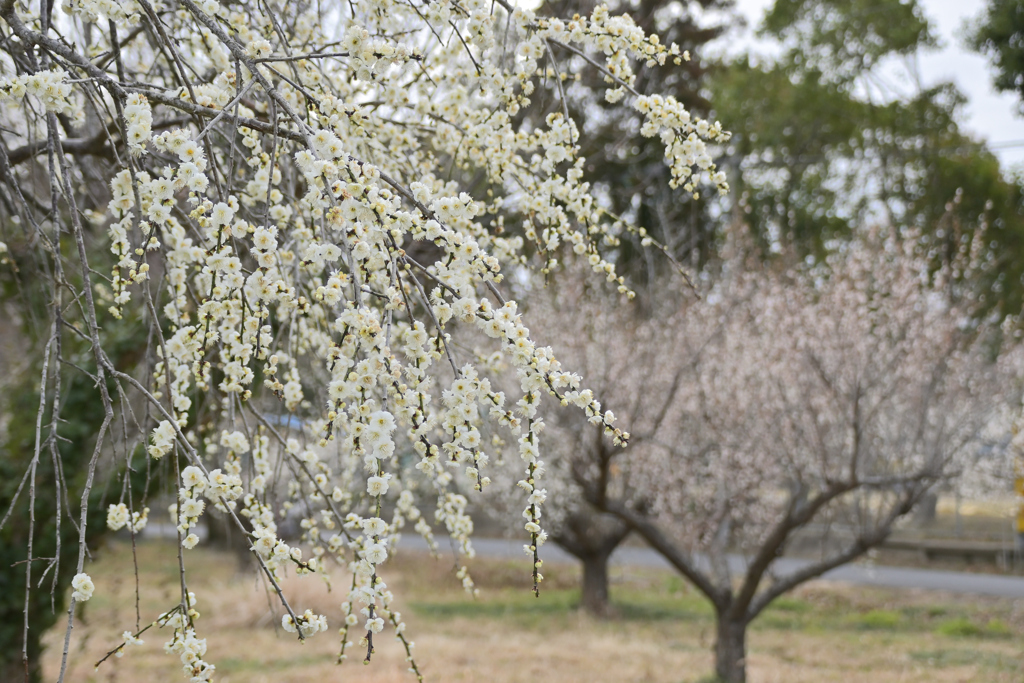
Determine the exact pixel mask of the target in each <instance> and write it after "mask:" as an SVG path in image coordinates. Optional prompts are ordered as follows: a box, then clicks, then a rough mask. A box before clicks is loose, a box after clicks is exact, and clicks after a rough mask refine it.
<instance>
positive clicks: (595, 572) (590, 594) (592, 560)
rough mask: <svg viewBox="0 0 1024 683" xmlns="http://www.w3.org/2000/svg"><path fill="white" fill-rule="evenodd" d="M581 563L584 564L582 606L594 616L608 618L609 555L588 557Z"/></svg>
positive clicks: (582, 559)
mask: <svg viewBox="0 0 1024 683" xmlns="http://www.w3.org/2000/svg"><path fill="white" fill-rule="evenodd" d="M580 561H581V562H582V563H583V585H582V586H581V589H580V591H581V592H580V604H581V606H582V607H583V609H585V610H586V611H587V612H589V613H590V614H593V615H594V616H597V617H604V616H608V614H609V611H610V608H609V605H608V553H594V554H592V555H586V556H583V557H581V558H580Z"/></svg>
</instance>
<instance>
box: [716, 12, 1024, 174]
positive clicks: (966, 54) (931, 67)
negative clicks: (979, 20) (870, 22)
mask: <svg viewBox="0 0 1024 683" xmlns="http://www.w3.org/2000/svg"><path fill="white" fill-rule="evenodd" d="M771 2H772V0H736V5H737V7H738V9H739V10H740V12H741V13H743V14H744V15H745V16H746V17H747V19H748V21H749V23H750V25H751V27H754V26H756V25H757V23H758V22H759V21H760V18H761V17H762V16H763V14H764V11H765V9H766V8H767V7H768V6H769V5H771ZM920 2H921V5H922V6H923V7H924V9H925V12H926V13H927V15H928V19H929V20H930V21H931V22H932V25H933V27H934V32H935V35H936V36H937V37H938V38H939V40H940V47H939V49H937V50H933V51H929V52H926V53H923V54H922V55H921V57H920V61H919V64H918V68H919V70H920V74H921V77H922V80H923V82H924V84H925V85H931V84H934V83H938V82H940V81H953V82H954V83H955V84H956V85H957V87H958V88H959V89H960V91H961V92H962V93H963V94H964V95H966V96H967V99H968V104H967V106H966V110H965V114H966V116H965V119H964V120H963V121H961V122H960V124H961V125H962V126H963V128H964V130H966V131H968V132H970V133H971V134H973V135H975V136H978V137H980V138H983V139H985V140H987V141H988V143H989V145H990V146H992V148H993V151H994V152H995V153H996V154H997V155H998V156H999V158H1000V159H1001V160H1002V162H1003V165H1004V166H1014V167H1022V168H1024V118H1022V117H1021V116H1020V115H1019V114H1018V113H1017V109H1016V107H1017V98H1016V97H1014V96H1013V95H1010V94H999V93H997V92H996V91H995V90H994V89H993V87H992V76H993V72H992V70H991V68H990V67H989V65H988V63H987V61H986V60H985V58H984V57H982V56H980V55H977V54H975V53H973V52H971V51H969V50H967V49H965V48H964V47H963V38H962V33H963V26H964V22H965V20H967V19H973V18H974V17H976V16H978V15H979V14H980V13H981V11H982V10H983V9H984V6H985V2H984V0H920ZM750 34H751V31H750V30H748V31H747V32H746V33H745V35H743V36H738V35H732V36H729V37H727V38H725V40H726V41H727V42H729V43H730V45H729V46H728V47H727V48H726V49H727V50H728V51H730V52H732V51H733V50H734V49H736V48H737V47H739V46H740V45H743V44H747V45H749V44H750V43H751V42H753V39H752V37H751V35H750ZM1007 143H1010V144H1007ZM1013 143H1016V144H1013Z"/></svg>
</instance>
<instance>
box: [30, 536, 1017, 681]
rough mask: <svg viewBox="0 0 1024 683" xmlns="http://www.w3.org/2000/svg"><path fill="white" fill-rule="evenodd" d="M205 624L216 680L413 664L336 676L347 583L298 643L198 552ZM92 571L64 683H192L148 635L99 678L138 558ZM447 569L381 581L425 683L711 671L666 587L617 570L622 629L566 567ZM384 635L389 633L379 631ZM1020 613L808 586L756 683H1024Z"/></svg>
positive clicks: (705, 649) (310, 593) (145, 594)
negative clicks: (532, 578)
mask: <svg viewBox="0 0 1024 683" xmlns="http://www.w3.org/2000/svg"><path fill="white" fill-rule="evenodd" d="M186 559H187V562H188V564H187V567H188V571H189V577H190V579H189V588H190V589H191V590H193V591H194V592H195V593H196V595H197V596H198V599H199V602H198V605H197V608H198V609H199V611H200V612H201V614H202V616H201V618H200V619H199V620H198V621H197V627H198V630H199V634H200V636H201V637H205V638H207V639H208V642H209V651H208V653H207V656H206V658H205V659H207V661H210V662H212V663H214V664H216V666H217V670H218V676H217V680H218V681H221V682H222V683H226V682H233V683H242V682H243V681H244V682H245V683H263V682H267V683H270V682H273V683H291V682H294V683H299V682H300V681H301V682H302V683H307V682H308V681H342V680H344V681H353V682H360V681H379V682H381V683H385V682H390V681H396V682H397V681H404V682H406V683H409V682H411V681H415V678H414V677H413V676H412V675H411V674H409V673H407V672H406V668H407V664H406V662H405V659H404V657H405V655H404V651H403V650H402V649H401V647H400V645H399V643H398V642H397V641H395V640H394V639H393V638H390V637H386V638H380V639H379V642H378V645H377V651H376V654H375V655H374V658H373V662H372V663H371V664H370V665H369V666H363V664H362V663H361V659H362V657H363V654H364V653H361V652H353V653H352V657H350V658H349V660H348V661H347V662H345V663H344V664H343V665H341V666H340V667H339V666H338V665H337V664H335V661H336V654H337V648H338V642H337V637H336V636H335V633H336V629H337V626H338V625H339V624H340V623H341V617H340V615H341V609H340V603H341V602H342V601H343V600H344V590H343V589H342V588H341V587H342V586H345V585H347V581H346V578H345V576H344V574H343V573H342V572H340V571H338V572H336V573H335V574H333V575H332V576H331V577H330V578H331V579H332V580H333V583H334V585H335V588H334V590H333V591H330V590H328V586H327V582H325V581H324V580H323V578H322V577H313V576H307V577H290V578H289V579H287V580H286V581H285V584H284V585H285V589H286V591H287V593H288V595H289V596H290V601H291V603H292V605H293V606H294V607H295V608H296V609H297V610H304V609H306V608H307V607H309V608H312V609H314V611H317V612H321V613H324V614H326V615H327V617H328V620H329V623H330V624H331V630H330V631H329V632H328V633H326V634H319V635H317V636H315V637H314V638H312V639H311V640H309V641H308V642H307V643H305V644H300V643H298V642H297V641H296V640H295V638H294V636H292V635H290V634H287V633H285V632H283V631H282V630H281V629H280V628H279V623H280V614H281V613H280V611H279V609H278V607H277V605H276V603H275V599H274V598H273V595H272V594H271V593H269V592H268V591H267V587H266V586H265V585H264V584H263V582H262V581H261V580H259V579H258V577H257V576H256V575H255V574H254V573H252V572H251V571H249V570H246V569H242V568H240V567H239V564H238V560H237V559H236V556H234V555H232V554H229V553H220V552H216V551H212V550H204V549H202V548H198V549H196V550H193V551H191V552H189V553H187V554H186ZM97 560H98V561H97V562H96V563H95V564H93V565H91V567H90V568H89V570H88V571H89V572H90V573H91V575H92V576H93V578H94V579H95V580H96V594H95V597H93V599H92V600H90V601H89V602H88V603H86V604H85V605H84V606H83V607H84V608H85V609H84V611H83V612H82V613H81V614H80V620H79V621H77V622H76V627H75V630H74V637H73V640H72V648H71V651H72V656H71V664H70V670H69V673H68V676H67V677H66V680H67V681H72V682H78V681H110V682H115V681H124V682H128V683H150V682H154V683H155V682H157V681H159V682H160V683H164V682H165V681H175V680H184V678H183V677H182V676H181V674H180V672H179V669H178V664H177V658H176V657H175V656H173V655H167V654H164V652H163V650H162V645H163V643H164V642H165V641H166V640H167V639H168V634H167V633H161V632H159V631H157V630H155V629H154V630H151V631H149V632H147V633H146V634H144V635H143V636H142V638H143V639H144V640H145V644H144V645H142V646H133V647H131V648H129V649H128V651H127V652H126V654H125V655H124V657H122V658H114V657H112V658H110V659H108V660H107V661H106V662H104V663H103V664H102V665H101V666H100V667H99V669H95V663H96V661H97V660H99V659H100V658H101V657H103V655H104V654H106V653H107V652H108V651H109V650H110V649H111V648H113V647H116V646H117V645H118V644H119V643H120V635H119V634H120V633H121V632H122V631H124V630H126V629H134V628H135V623H136V595H135V585H136V581H135V575H134V571H133V570H132V564H133V563H132V557H131V547H130V546H128V545H126V544H122V543H115V544H112V545H109V546H107V547H106V548H104V549H103V550H102V551H101V552H100V553H99V554H98V555H97ZM137 560H138V565H139V574H140V586H141V593H140V594H139V596H138V612H139V615H140V616H141V624H142V625H145V624H147V623H149V622H151V621H152V620H153V619H154V618H155V616H156V615H157V614H158V613H159V612H161V611H165V610H167V609H169V608H171V607H173V606H174V605H175V604H176V603H177V601H178V595H179V583H178V575H177V569H176V567H177V560H176V553H175V548H174V546H173V545H170V544H166V543H160V542H148V543H143V544H140V545H139V547H138V553H137ZM452 569H453V567H452V562H451V559H450V558H445V559H440V560H435V559H432V558H430V557H428V556H424V555H414V554H404V555H403V554H401V553H399V554H397V555H396V556H395V558H394V559H393V560H392V561H389V562H388V564H387V565H385V571H384V572H382V573H383V575H384V577H385V579H386V580H387V582H388V585H389V586H390V587H392V588H393V589H394V590H395V592H396V593H397V594H398V595H399V602H398V605H399V609H401V610H402V612H403V613H404V618H405V620H406V621H407V622H408V631H407V635H408V636H409V638H410V639H412V640H414V641H415V642H416V648H415V653H416V660H417V663H418V665H419V666H420V668H421V670H422V671H423V673H424V675H425V677H426V680H427V681H436V682H440V681H494V682H495V683H506V682H507V683H512V682H514V681H531V682H537V681H552V682H555V681H557V682H558V683H572V682H576V681H579V682H581V683H583V682H588V683H589V682H593V681H615V682H616V683H619V682H622V683H625V682H628V681H637V682H641V681H643V682H662V681H664V682H666V683H693V682H696V681H701V680H704V679H705V677H706V676H707V674H708V672H709V671H710V670H711V668H712V657H711V650H710V648H711V646H712V644H713V635H714V623H713V620H712V614H711V610H710V608H709V605H708V603H707V602H705V601H704V600H703V599H702V598H701V597H700V596H699V595H697V594H696V593H695V592H694V591H693V589H691V588H689V587H688V586H687V585H686V584H685V583H684V582H683V581H681V580H680V579H679V578H678V577H676V576H674V575H672V574H671V573H668V572H662V571H654V570H638V569H637V570H634V569H629V570H621V569H617V570H614V571H613V587H612V594H613V601H614V604H615V607H616V610H617V612H618V616H617V617H616V618H614V619H611V620H606V621H600V620H595V619H592V618H590V617H588V616H586V615H584V614H581V613H580V612H579V611H578V610H577V609H576V608H575V604H576V601H577V591H576V588H575V583H576V581H577V579H578V573H577V570H576V569H575V567H572V566H558V565H554V566H545V568H544V573H545V575H546V577H547V580H546V581H545V582H544V584H543V590H542V592H541V597H540V598H539V599H538V598H535V597H533V595H532V594H531V593H530V592H529V564H528V562H526V561H525V560H524V561H523V562H509V561H484V560H475V561H473V563H472V564H471V571H472V573H473V577H474V579H475V581H476V583H477V586H478V587H479V588H480V589H481V590H480V596H479V597H478V598H476V599H473V598H471V597H469V596H467V595H466V593H465V592H464V591H463V590H462V589H461V586H460V585H459V582H458V581H457V580H456V579H455V577H454V576H453V575H452V574H453V572H452ZM384 635H386V636H387V635H388V632H385V634H384ZM1022 635H1024V601H1021V602H1014V601H1010V600H997V599H983V598H965V597H957V596H951V595H944V594H936V593H928V592H923V591H922V592H907V591H895V590H881V589H864V588H856V587H848V586H836V585H831V584H830V585H826V584H822V583H819V584H811V585H809V586H807V587H805V588H803V589H801V590H799V591H797V592H795V593H793V594H792V595H790V596H787V597H785V598H783V599H781V600H779V601H777V603H776V604H775V605H774V606H773V607H772V608H771V609H769V610H768V611H767V612H766V613H765V614H764V615H762V616H761V618H760V619H758V620H757V621H756V622H755V623H754V625H753V627H752V631H751V635H750V638H749V644H750V648H751V652H750V657H749V660H750V661H749V671H750V676H749V678H750V681H751V682H752V683H769V682H776V681H778V682H779V683H782V682H785V683H800V682H804V681H806V682H808V683H809V682H811V681H814V682H815V683H817V682H819V681H844V682H850V683H855V682H860V681H863V682H864V683H868V682H871V683H876V682H878V681H900V682H908V683H909V682H912V681H922V682H923V681H929V682H931V681H936V682H941V681H950V682H952V681H958V682H966V681H977V682H979V683H981V682H984V683H996V682H999V681H1019V680H1021V671H1024V647H1022V643H1021V636H1022ZM62 637H63V628H60V629H59V631H58V630H54V631H53V632H51V633H50V634H48V637H47V642H48V644H49V648H48V651H47V655H46V658H45V667H46V671H45V677H46V679H47V680H53V679H55V678H56V676H55V674H56V671H57V669H58V668H59V664H60V645H61V644H62V643H61V642H60V641H61V640H62Z"/></svg>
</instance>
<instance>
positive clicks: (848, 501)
mask: <svg viewBox="0 0 1024 683" xmlns="http://www.w3.org/2000/svg"><path fill="white" fill-rule="evenodd" d="M979 239H981V238H979ZM921 244H922V242H920V241H918V240H916V239H911V238H906V239H904V238H898V237H887V238H882V237H879V236H877V235H862V236H860V237H859V238H858V239H857V240H855V241H854V242H852V243H850V244H846V245H844V246H842V247H841V248H839V249H838V250H837V251H836V252H834V253H832V254H831V255H830V256H829V257H828V259H827V260H826V261H824V262H822V263H820V264H818V265H816V266H813V267H811V266H807V265H801V266H800V267H792V268H784V267H781V266H780V265H778V263H774V262H769V263H767V264H765V263H764V262H763V261H762V259H761V257H760V256H757V257H753V258H749V259H748V258H741V257H739V256H734V257H731V258H728V259H726V260H725V261H724V264H723V266H722V268H721V273H720V274H719V276H718V277H716V278H713V279H710V278H709V282H713V284H709V285H708V286H707V287H704V288H703V291H702V292H701V296H700V297H694V296H692V295H687V294H685V293H683V292H680V293H679V295H678V296H672V295H669V294H668V292H670V291H671V288H670V287H669V285H668V283H666V285H665V291H666V296H665V297H664V300H663V301H662V305H661V306H659V307H658V308H656V309H655V310H653V311H652V313H651V315H650V317H648V318H646V319H636V318H634V319H632V320H626V319H625V318H624V317H623V316H624V315H625V314H624V312H623V311H620V310H616V309H615V308H613V307H611V306H609V304H608V301H607V298H606V297H607V294H606V293H605V294H602V293H600V291H599V290H595V289H594V288H593V287H579V288H577V290H576V296H577V297H578V298H579V299H580V302H579V303H577V302H575V301H574V302H573V303H572V304H570V305H568V306H567V307H566V309H567V310H566V311H563V312H561V313H559V315H560V319H565V318H570V319H571V318H572V315H571V313H569V312H568V311H569V310H580V311H584V312H585V315H589V316H591V317H592V318H594V319H598V320H600V319H601V318H603V321H600V322H591V323H590V325H591V326H592V327H593V328H602V327H603V328H606V329H608V330H611V329H614V330H617V333H616V334H607V335H601V336H598V337H596V338H587V339H585V340H576V341H575V342H573V343H571V344H569V346H570V347H572V346H573V345H575V346H576V347H582V348H583V350H584V354H583V355H584V356H585V357H587V358H590V359H600V360H599V362H590V363H588V364H587V367H588V370H590V371H591V374H589V375H588V377H590V378H591V381H592V382H594V385H595V386H605V387H611V386H615V387H616V388H617V390H616V391H615V392H614V393H610V394H609V400H607V401H606V402H605V407H606V408H612V409H613V410H614V412H615V413H616V415H617V417H618V419H619V420H620V421H621V422H622V423H623V424H624V426H625V427H626V428H628V429H629V431H630V442H629V444H628V446H627V447H626V448H624V449H616V448H612V446H611V444H610V443H608V442H607V441H606V440H605V443H604V445H603V446H599V445H598V444H599V443H600V442H602V440H603V437H602V436H601V434H600V433H599V432H597V431H596V430H594V429H593V428H589V436H588V437H586V438H585V439H583V438H581V441H588V442H589V445H588V447H586V448H576V449H575V450H574V456H573V457H570V458H568V459H567V460H566V461H565V462H564V463H563V462H560V466H565V467H566V468H567V469H568V471H569V472H571V475H572V478H571V481H569V482H567V483H566V484H565V486H567V487H569V488H573V489H576V490H582V491H583V493H584V495H585V497H586V499H587V502H588V503H589V504H590V505H592V506H594V507H595V508H597V509H598V510H601V511H604V512H606V513H611V514H613V515H615V516H616V517H617V518H618V519H619V520H621V522H623V523H624V524H625V525H626V526H627V527H628V528H629V529H630V530H631V531H633V532H634V533H636V534H637V535H639V536H640V537H642V538H643V539H644V540H646V542H647V543H648V544H649V545H650V546H651V547H653V548H654V549H655V550H656V551H658V552H659V553H660V554H661V555H663V556H664V558H665V559H666V560H667V561H668V562H669V563H670V564H671V565H672V566H673V567H674V568H675V569H676V570H677V571H678V572H679V573H680V574H682V575H683V576H684V577H685V578H687V579H688V580H689V581H690V582H692V584H693V585H694V586H695V587H696V588H697V589H698V590H699V591H701V592H702V593H703V594H704V595H705V596H706V597H707V599H708V600H709V601H710V602H711V604H712V605H713V608H714V611H715V615H716V620H717V639H716V645H715V673H716V675H717V676H718V677H719V678H720V679H721V680H723V681H727V682H728V683H741V682H742V681H745V680H746V652H747V643H746V635H747V627H748V626H749V624H750V623H751V621H752V620H754V619H755V618H756V617H757V616H758V615H759V614H760V613H761V612H762V611H763V610H764V609H765V607H767V606H768V605H769V604H770V603H771V602H772V601H773V600H775V599H776V598H778V597H779V596H781V595H783V594H784V593H786V592H787V591H789V590H792V589H793V588H795V587H796V586H799V585H800V584H801V583H803V582H805V581H808V580H810V579H813V578H815V577H817V576H820V575H821V574H823V573H824V572H826V571H828V570H830V569H832V568H834V567H838V566H840V565H842V564H845V563H847V562H850V561H852V560H854V559H856V558H858V557H860V556H862V555H863V554H864V553H866V552H867V551H868V550H870V549H871V548H873V547H875V546H877V545H879V544H880V543H881V542H882V541H884V540H885V539H886V537H887V536H888V535H889V534H890V533H891V532H892V530H893V528H894V526H895V525H896V524H898V522H899V521H900V520H901V518H903V517H904V516H905V515H907V514H908V513H909V512H910V511H911V510H912V509H913V508H914V506H915V504H916V503H917V502H918V501H919V500H920V499H921V498H922V496H924V495H925V494H926V493H928V492H929V491H930V490H932V489H933V487H935V486H936V485H937V484H939V483H941V482H944V481H947V480H948V479H949V478H951V477H954V476H956V475H957V474H958V473H959V472H960V471H961V470H962V469H963V468H964V466H965V463H968V462H970V458H971V455H972V452H973V450H972V449H973V448H974V447H976V446H977V445H978V443H979V437H980V435H981V433H982V430H983V429H984V428H985V426H986V424H987V423H988V422H989V420H990V419H991V418H992V416H993V414H994V413H993V411H994V410H995V409H996V408H998V407H1000V406H1012V405H1017V403H1016V402H1015V401H1014V400H1013V398H1012V396H1013V395H1014V393H1015V392H1016V393H1019V386H1017V384H1016V383H1019V378H1020V359H1019V357H1018V356H1019V350H1017V349H1005V350H1003V352H1002V353H999V345H998V339H999V337H1000V332H1001V330H1000V329H999V327H998V326H994V325H990V324H988V323H975V322H972V316H971V312H972V307H973V306H975V305H976V302H975V300H974V298H973V296H972V295H970V294H969V290H966V291H964V292H961V291H959V290H958V288H957V286H955V284H954V280H955V277H954V275H955V276H956V277H959V275H961V274H964V273H963V272H962V269H963V268H968V270H969V266H967V265H966V261H967V260H969V259H968V258H967V257H966V256H963V258H962V259H960V260H958V262H957V264H956V265H952V264H947V266H945V267H943V268H941V269H939V270H938V271H934V270H932V267H931V265H930V264H931V254H929V253H928V252H927V250H924V249H922V248H921ZM965 250H966V251H967V252H969V251H970V249H969V248H966V247H965ZM800 263H802V262H800ZM957 269H961V272H956V271H957ZM966 274H967V275H968V276H970V272H967V273H966ZM670 302H671V303H670ZM572 356H573V353H567V354H566V357H572ZM1018 400H1019V398H1018ZM570 425H571V423H569V422H567V423H566V426H567V427H570V428H571V426H570ZM549 429H552V430H558V429H559V426H558V425H556V424H552V425H551V426H550V427H549ZM565 471H566V470H564V469H563V470H559V469H557V468H556V469H554V470H553V472H554V473H555V474H556V475H560V476H562V477H564V472H565ZM558 478H559V477H558V476H553V477H551V478H549V483H548V487H549V489H554V487H555V483H554V482H555V480H557V479H558ZM797 536H799V538H800V540H801V543H802V544H803V545H809V546H810V547H814V548H818V550H817V551H816V553H815V555H814V556H813V557H811V558H809V559H807V560H806V561H805V562H804V563H803V564H802V565H801V566H800V568H799V569H797V570H795V571H792V572H789V573H784V572H783V571H782V570H780V569H778V568H777V566H776V559H777V558H778V557H780V556H781V555H782V554H783V553H784V552H785V551H786V550H787V548H788V547H790V546H791V544H792V543H793V542H794V539H795V538H796V537H797Z"/></svg>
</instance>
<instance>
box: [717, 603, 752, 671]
mask: <svg viewBox="0 0 1024 683" xmlns="http://www.w3.org/2000/svg"><path fill="white" fill-rule="evenodd" d="M717 619H718V639H717V640H716V641H715V675H716V676H717V677H718V680H720V681H722V683H746V680H747V624H746V622H744V621H737V620H732V619H729V618H727V617H725V616H724V615H722V614H719V615H718V617H717Z"/></svg>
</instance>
